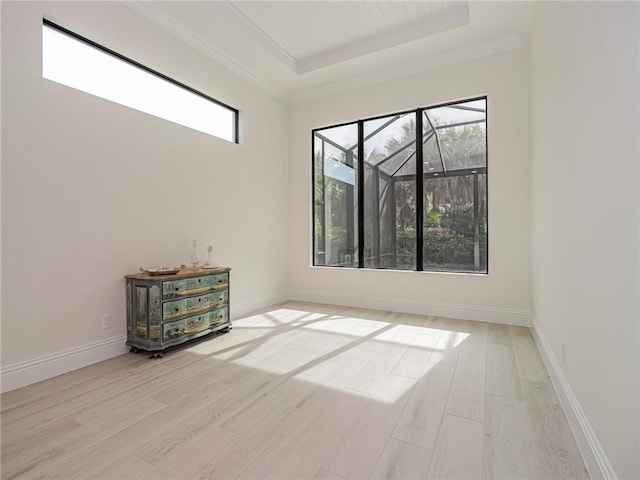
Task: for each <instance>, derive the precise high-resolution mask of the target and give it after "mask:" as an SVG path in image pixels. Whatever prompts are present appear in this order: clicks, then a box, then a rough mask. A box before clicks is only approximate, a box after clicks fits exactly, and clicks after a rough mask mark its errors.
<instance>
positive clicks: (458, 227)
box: [442, 203, 473, 238]
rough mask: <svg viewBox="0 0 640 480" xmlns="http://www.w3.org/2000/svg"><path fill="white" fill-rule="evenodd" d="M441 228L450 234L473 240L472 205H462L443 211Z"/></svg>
mask: <svg viewBox="0 0 640 480" xmlns="http://www.w3.org/2000/svg"><path fill="white" fill-rule="evenodd" d="M442 226H443V227H444V228H448V229H449V230H451V231H452V232H455V233H459V234H462V235H470V236H471V238H473V204H471V203H463V204H458V205H454V206H451V207H449V208H447V209H445V211H444V214H443V215H442Z"/></svg>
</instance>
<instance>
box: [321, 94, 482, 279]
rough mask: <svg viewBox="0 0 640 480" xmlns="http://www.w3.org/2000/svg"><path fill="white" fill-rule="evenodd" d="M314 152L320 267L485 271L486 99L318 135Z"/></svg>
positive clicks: (326, 130)
mask: <svg viewBox="0 0 640 480" xmlns="http://www.w3.org/2000/svg"><path fill="white" fill-rule="evenodd" d="M313 151H314V159H313V164H314V167H313V172H314V185H315V188H314V192H313V196H314V203H313V208H314V237H313V238H314V247H313V248H314V256H313V258H314V265H318V266H347V267H360V268H386V269H396V270H432V271H453V272H473V273H486V272H487V266H488V261H487V252H488V247H487V244H488V242H487V238H488V232H487V100H486V98H479V99H473V100H468V101H463V102H457V103H451V104H447V105H440V106H435V107H429V108H418V109H416V110H414V111H411V112H401V113H397V114H392V115H387V116H384V117H376V118H371V119H365V120H360V121H358V122H354V123H351V124H348V125H342V126H337V127H327V128H321V129H316V130H314V131H313ZM358 159H360V162H358ZM359 168H361V169H362V172H359V171H358V169H359ZM359 173H361V174H360V175H359ZM358 193H360V196H358ZM358 198H361V199H362V201H361V204H359V203H358Z"/></svg>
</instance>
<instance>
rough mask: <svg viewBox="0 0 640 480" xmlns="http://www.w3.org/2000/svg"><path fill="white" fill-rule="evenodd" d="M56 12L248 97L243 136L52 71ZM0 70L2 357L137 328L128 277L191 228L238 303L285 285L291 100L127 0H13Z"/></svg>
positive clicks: (226, 98)
mask: <svg viewBox="0 0 640 480" xmlns="http://www.w3.org/2000/svg"><path fill="white" fill-rule="evenodd" d="M43 16H46V17H47V18H49V19H51V20H53V21H55V22H57V23H60V24H61V25H63V26H65V27H67V28H69V29H71V30H74V31H76V32H77V33H80V34H82V35H85V36H87V37H89V38H91V39H93V40H95V41H97V42H98V43H101V44H103V45H105V46H108V47H110V48H112V49H114V50H116V51H118V52H120V53H122V54H124V55H127V56H129V57H130V58H132V59H135V60H137V61H139V62H141V63H143V64H145V65H147V66H149V67H151V68H154V69H156V70H158V71H160V72H162V73H164V74H166V75H168V76H170V77H173V78H175V79H176V80H179V81H181V82H183V83H185V84H187V85H190V86H192V87H194V88H196V89H198V90H200V91H202V92H204V93H206V94H209V95H210V96H212V97H214V98H217V99H219V100H221V101H223V102H225V103H227V104H229V105H232V106H234V107H236V108H238V109H239V110H240V115H241V144H240V145H236V144H232V143H228V142H225V141H222V140H219V139H216V138H214V137H211V136H208V135H205V134H202V133H199V132H196V131H193V130H189V129H187V128H185V127H182V126H179V125H175V124H173V123H170V122H167V121H165V120H161V119H158V118H155V117H152V116H149V115H147V114H144V113H140V112H138V111H134V110H131V109H128V108H126V107H122V106H120V105H117V104H114V103H110V102H108V101H106V100H103V99H100V98H97V97H93V96H91V95H88V94H85V93H83V92H79V91H76V90H73V89H71V88H68V87H65V86H62V85H59V84H57V83H54V82H51V81H48V80H44V79H43V78H42V72H41V28H42V18H43ZM2 67H3V68H2V140H3V142H2V262H3V263H2V287H3V291H2V297H3V298H2V299H3V303H2V365H3V367H5V366H7V365H13V364H15V363H17V362H23V361H25V360H31V359H35V358H38V357H42V356H47V355H50V354H53V353H55V352H59V351H63V350H67V349H73V348H75V347H78V346H82V345H86V344H89V343H92V342H99V341H101V340H104V339H108V338H111V337H114V336H118V335H124V334H125V332H126V326H125V308H124V301H125V294H124V292H125V288H124V286H125V281H124V279H123V276H124V275H125V274H127V273H131V272H135V271H137V269H138V268H139V267H140V266H141V265H145V266H151V265H158V264H160V263H166V264H179V263H188V261H189V259H190V256H191V240H192V239H197V240H198V241H199V243H200V249H199V253H200V257H201V261H203V260H204V258H205V256H206V250H205V248H206V245H207V244H209V243H213V245H214V254H215V259H216V260H217V262H218V263H221V264H224V265H228V266H230V267H232V268H233V271H232V287H231V301H232V311H233V308H236V311H238V308H240V309H241V308H242V306H243V305H244V306H247V305H248V304H249V305H256V303H253V304H251V303H250V302H258V303H259V302H260V301H261V299H267V300H268V299H273V298H275V297H277V296H278V295H280V294H281V292H282V291H283V289H284V288H285V287H286V271H285V269H284V268H283V263H284V262H285V261H286V257H285V244H286V229H287V218H286V203H285V201H286V198H285V197H284V195H283V194H282V192H283V191H284V190H285V189H286V114H287V111H286V107H285V106H284V105H283V104H281V103H280V102H278V101H276V100H274V99H273V98H272V97H270V96H268V95H266V94H264V93H263V92H261V91H260V90H258V89H257V88H255V87H254V86H252V85H250V84H249V83H248V82H246V81H245V80H243V79H242V78H240V77H238V76H236V75H235V74H233V73H231V72H230V71H228V70H227V69H225V68H224V67H222V66H220V65H217V64H216V63H215V62H213V61H211V60H210V59H209V58H206V57H204V56H203V55H201V54H199V53H198V52H197V51H195V50H194V49H193V48H191V47H188V46H186V45H184V44H182V43H181V42H180V41H179V40H177V39H176V38H174V37H172V36H170V35H168V34H167V33H166V32H164V31H162V30H161V29H159V28H157V27H155V26H154V25H153V24H151V23H150V22H148V21H146V20H144V19H143V18H142V17H140V16H138V15H137V14H135V13H134V12H133V11H132V10H130V9H128V8H127V7H125V6H123V5H122V4H119V3H115V2H100V3H93V2H69V3H49V2H45V3H29V2H18V3H12V2H2ZM274 296H275V297H274ZM106 313H111V314H112V315H113V327H112V328H111V329H109V330H104V329H102V328H101V319H102V316H103V314H106Z"/></svg>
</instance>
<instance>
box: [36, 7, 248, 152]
mask: <svg viewBox="0 0 640 480" xmlns="http://www.w3.org/2000/svg"><path fill="white" fill-rule="evenodd" d="M42 76H43V77H44V78H46V79H49V80H52V81H54V82H58V83H61V84H63V85H67V86H69V87H72V88H75V89H77V90H81V91H83V92H86V93H90V94H92V95H96V96H98V97H101V98H104V99H106V100H110V101H112V102H115V103H119V104H121V105H124V106H126V107H130V108H134V109H136V110H140V111H142V112H145V113H148V114H151V115H154V116H156V117H160V118H163V119H165V120H169V121H171V122H174V123H177V124H180V125H183V126H185V127H189V128H192V129H194V130H198V131H200V132H204V133H207V134H209V135H213V136H215V137H218V138H222V139H224V140H227V141H230V142H235V143H238V131H237V130H238V128H237V126H238V111H237V110H236V109H233V108H231V107H229V106H227V105H225V104H223V103H221V102H218V101H217V100H215V99H213V98H211V97H209V96H207V95H205V94H203V93H201V92H199V91H197V90H195V89H193V88H191V87H188V86H186V85H184V84H182V83H180V82H177V81H175V80H173V79H171V78H169V77H167V76H165V75H162V74H161V73H158V72H156V71H155V70H152V69H150V68H148V67H145V66H144V65H141V64H139V63H137V62H135V61H133V60H130V59H128V58H126V57H124V56H122V55H120V54H118V53H116V52H114V51H112V50H109V49H108V48H105V47H102V46H101V45H98V44H96V43H95V42H92V41H90V40H88V39H86V38H84V37H81V36H79V35H77V34H75V33H73V32H70V31H69V30H66V29H64V28H62V27H60V26H58V25H55V24H54V23H51V22H49V21H48V20H44V23H43V26H42Z"/></svg>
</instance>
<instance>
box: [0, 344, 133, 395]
mask: <svg viewBox="0 0 640 480" xmlns="http://www.w3.org/2000/svg"><path fill="white" fill-rule="evenodd" d="M126 340H127V337H126V335H119V336H117V337H112V338H108V339H106V340H100V341H98V342H93V343H89V344H87V345H82V346H80V347H74V348H70V349H69V350H64V351H62V352H57V353H53V354H51V355H45V356H43V357H39V358H35V359H33V360H28V361H26V362H20V363H15V364H13V365H9V366H7V367H2V369H0V391H1V392H2V393H4V392H8V391H10V390H15V389H16V388H20V387H24V386H25V385H31V384H32V383H36V382H40V381H42V380H46V379H48V378H52V377H56V376H58V375H62V374H63V373H67V372H70V371H72V370H76V369H78V368H82V367H86V366H87V365H92V364H94V363H98V362H102V361H103V360H107V359H109V358H113V357H117V356H118V355H122V354H124V353H127V352H128V351H129V347H127V346H126V345H125V341H126Z"/></svg>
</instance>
